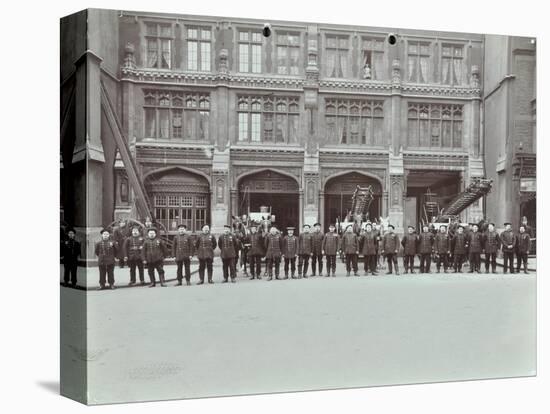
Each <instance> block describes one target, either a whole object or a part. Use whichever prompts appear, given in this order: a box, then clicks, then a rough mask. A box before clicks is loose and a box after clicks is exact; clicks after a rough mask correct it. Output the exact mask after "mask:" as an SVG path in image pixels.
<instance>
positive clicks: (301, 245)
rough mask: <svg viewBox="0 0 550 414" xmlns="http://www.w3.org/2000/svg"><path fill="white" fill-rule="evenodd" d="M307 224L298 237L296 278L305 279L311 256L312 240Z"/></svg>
mask: <svg viewBox="0 0 550 414" xmlns="http://www.w3.org/2000/svg"><path fill="white" fill-rule="evenodd" d="M309 229H310V226H309V224H304V226H303V228H302V234H300V236H299V237H298V255H299V257H298V277H299V278H301V277H302V276H303V277H304V278H307V270H308V267H309V258H310V257H311V256H313V238H312V237H311V233H310V232H309Z"/></svg>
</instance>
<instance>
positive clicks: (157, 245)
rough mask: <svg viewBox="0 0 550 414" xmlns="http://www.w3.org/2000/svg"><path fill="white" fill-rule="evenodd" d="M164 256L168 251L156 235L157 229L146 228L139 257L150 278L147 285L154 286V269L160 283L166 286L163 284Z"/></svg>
mask: <svg viewBox="0 0 550 414" xmlns="http://www.w3.org/2000/svg"><path fill="white" fill-rule="evenodd" d="M166 256H168V251H167V249H166V245H165V244H164V241H162V240H161V239H160V237H157V229H155V228H154V227H151V228H150V229H147V238H146V239H145V241H144V242H143V249H141V259H142V260H143V264H144V265H146V266H147V273H148V274H149V279H150V280H151V284H150V285H149V287H155V286H156V280H155V270H156V271H157V273H158V274H159V280H160V285H161V286H162V287H165V286H166V285H165V284H164V258H165V257H166Z"/></svg>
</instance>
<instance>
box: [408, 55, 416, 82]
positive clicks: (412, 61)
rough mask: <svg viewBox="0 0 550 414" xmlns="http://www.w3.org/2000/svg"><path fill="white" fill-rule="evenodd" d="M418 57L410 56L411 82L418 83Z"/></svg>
mask: <svg viewBox="0 0 550 414" xmlns="http://www.w3.org/2000/svg"><path fill="white" fill-rule="evenodd" d="M416 67H417V57H416V56H409V82H416Z"/></svg>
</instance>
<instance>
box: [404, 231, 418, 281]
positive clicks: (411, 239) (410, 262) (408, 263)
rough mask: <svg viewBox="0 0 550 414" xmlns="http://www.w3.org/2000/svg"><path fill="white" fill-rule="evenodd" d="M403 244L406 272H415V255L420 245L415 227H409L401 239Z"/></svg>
mask: <svg viewBox="0 0 550 414" xmlns="http://www.w3.org/2000/svg"><path fill="white" fill-rule="evenodd" d="M401 245H402V246H403V267H404V268H405V274H407V273H408V272H409V269H410V271H411V273H414V256H415V255H416V247H417V245H418V236H417V235H416V234H415V233H414V227H413V226H408V227H407V234H406V235H405V236H404V237H403V240H401Z"/></svg>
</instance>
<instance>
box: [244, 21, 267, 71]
mask: <svg viewBox="0 0 550 414" xmlns="http://www.w3.org/2000/svg"><path fill="white" fill-rule="evenodd" d="M261 71H262V34H261V33H260V32H255V31H239V72H250V73H261Z"/></svg>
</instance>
